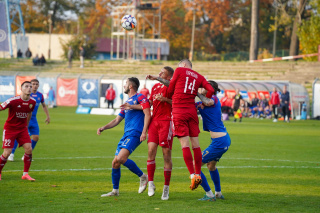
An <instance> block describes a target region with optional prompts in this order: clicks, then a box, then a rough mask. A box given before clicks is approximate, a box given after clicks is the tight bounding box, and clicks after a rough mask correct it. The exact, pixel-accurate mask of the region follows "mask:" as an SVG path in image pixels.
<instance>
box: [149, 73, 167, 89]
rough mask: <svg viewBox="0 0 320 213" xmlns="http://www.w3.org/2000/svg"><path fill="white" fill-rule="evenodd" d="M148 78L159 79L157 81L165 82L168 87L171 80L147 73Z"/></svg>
mask: <svg viewBox="0 0 320 213" xmlns="http://www.w3.org/2000/svg"><path fill="white" fill-rule="evenodd" d="M146 79H150V80H157V81H159V82H160V83H163V84H164V85H165V86H166V87H168V86H169V84H170V81H169V80H166V79H163V78H160V77H158V76H155V75H147V77H146Z"/></svg>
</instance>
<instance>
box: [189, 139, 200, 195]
mask: <svg viewBox="0 0 320 213" xmlns="http://www.w3.org/2000/svg"><path fill="white" fill-rule="evenodd" d="M190 141H191V144H192V150H193V155H194V168H195V177H194V183H195V185H194V187H192V188H191V189H192V190H193V189H196V188H198V186H199V185H200V184H201V181H202V180H201V165H202V153H201V149H200V144H199V138H198V137H190Z"/></svg>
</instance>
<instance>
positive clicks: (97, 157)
mask: <svg viewBox="0 0 320 213" xmlns="http://www.w3.org/2000/svg"><path fill="white" fill-rule="evenodd" d="M99 158H102V159H103V158H110V159H113V158H114V156H83V157H55V158H33V159H35V160H73V159H99ZM132 158H133V159H134V158H147V156H132ZM156 158H159V159H162V157H160V156H159V157H156ZM172 158H173V159H179V158H183V157H172ZM221 159H222V160H224V159H229V160H252V161H279V162H292V163H311V164H318V163H319V164H320V162H316V161H293V160H281V159H259V158H228V157H225V158H224V157H222V158H221Z"/></svg>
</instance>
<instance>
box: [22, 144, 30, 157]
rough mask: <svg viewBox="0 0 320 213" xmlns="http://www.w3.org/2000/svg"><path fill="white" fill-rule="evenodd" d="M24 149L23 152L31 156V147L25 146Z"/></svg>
mask: <svg viewBox="0 0 320 213" xmlns="http://www.w3.org/2000/svg"><path fill="white" fill-rule="evenodd" d="M23 148H24V152H25V153H26V154H28V155H30V154H32V147H31V145H30V146H25V147H23Z"/></svg>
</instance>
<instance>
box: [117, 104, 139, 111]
mask: <svg viewBox="0 0 320 213" xmlns="http://www.w3.org/2000/svg"><path fill="white" fill-rule="evenodd" d="M120 109H121V110H130V109H135V110H142V106H141V105H140V104H134V105H130V104H129V103H124V104H122V105H121V106H120Z"/></svg>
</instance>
